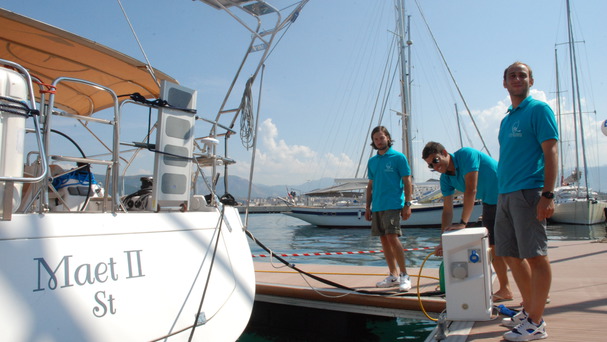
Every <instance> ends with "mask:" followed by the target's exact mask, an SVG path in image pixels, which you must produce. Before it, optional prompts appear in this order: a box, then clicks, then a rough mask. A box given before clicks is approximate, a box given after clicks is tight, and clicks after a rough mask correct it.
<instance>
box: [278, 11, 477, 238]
mask: <svg viewBox="0 0 607 342" xmlns="http://www.w3.org/2000/svg"><path fill="white" fill-rule="evenodd" d="M394 3H395V10H396V24H397V25H396V26H397V27H396V35H397V39H396V42H397V51H398V57H399V65H398V68H399V71H400V94H401V111H400V112H399V113H398V114H399V115H400V116H401V129H402V151H403V153H404V154H405V155H406V156H407V159H408V161H409V164H410V166H411V169H412V170H413V164H414V163H415V160H416V159H417V158H419V157H418V156H416V155H415V154H414V153H413V148H412V145H413V144H412V137H413V134H412V130H411V101H410V98H411V93H410V84H411V70H410V66H411V64H410V56H411V54H410V51H409V50H410V48H411V45H412V42H411V40H410V37H409V33H410V31H409V28H408V26H407V23H406V16H405V4H404V0H395V1H394ZM335 183H336V184H335V185H334V186H331V187H329V188H325V189H320V190H316V191H312V192H310V193H308V194H307V195H308V196H315V197H324V198H325V199H326V198H327V197H331V198H332V199H331V200H330V201H327V200H324V201H323V200H321V201H320V202H319V203H318V204H317V205H294V206H292V207H291V210H290V211H289V212H285V213H284V214H285V215H288V216H292V217H296V218H298V219H300V220H303V221H305V222H308V223H310V224H313V225H316V226H319V227H337V228H340V227H341V228H351V227H357V228H370V227H371V222H370V221H367V220H366V219H365V195H364V191H365V190H366V186H367V183H368V179H365V178H354V179H346V180H336V182H335ZM438 187H439V185H438V182H436V183H432V182H425V183H421V182H417V181H415V183H414V194H413V198H414V200H413V201H412V206H411V217H410V218H409V219H408V220H406V221H401V226H402V227H440V226H441V219H442V210H443V204H442V202H437V201H436V197H432V198H430V197H428V196H426V195H427V194H428V193H431V192H433V191H435V190H437V189H438ZM438 191H439V192H440V189H438ZM462 210H463V203H456V204H455V205H454V208H453V212H454V213H453V215H454V217H460V216H461V212H462ZM481 214H482V205H481V203H480V202H476V203H475V205H474V208H473V211H472V214H471V216H470V217H471V221H472V222H475V221H477V220H478V218H479V217H480V215H481Z"/></svg>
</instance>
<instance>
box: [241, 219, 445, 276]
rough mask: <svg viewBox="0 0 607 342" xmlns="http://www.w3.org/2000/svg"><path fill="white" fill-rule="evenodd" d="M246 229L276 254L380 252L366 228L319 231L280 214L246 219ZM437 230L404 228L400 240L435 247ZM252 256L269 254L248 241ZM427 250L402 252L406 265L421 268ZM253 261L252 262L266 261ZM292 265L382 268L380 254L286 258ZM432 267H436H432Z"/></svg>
mask: <svg viewBox="0 0 607 342" xmlns="http://www.w3.org/2000/svg"><path fill="white" fill-rule="evenodd" d="M249 230H250V231H251V232H252V233H253V235H255V237H256V238H257V239H258V240H259V241H261V242H262V243H263V244H264V245H265V246H266V247H268V248H269V249H271V250H272V251H274V253H277V254H281V253H284V254H300V253H314V252H325V253H326V252H330V253H336V252H359V251H376V252H378V251H380V250H381V249H382V247H381V242H380V240H379V238H378V237H373V236H371V233H370V231H369V230H368V229H361V228H334V229H331V228H318V227H316V226H314V225H310V224H308V223H306V222H303V221H301V220H299V219H296V218H294V217H289V216H286V215H282V214H256V215H251V216H250V217H249ZM439 240H440V229H434V228H430V229H429V228H406V229H404V231H403V236H402V237H401V241H402V243H403V247H404V248H420V247H434V246H436V245H437V244H438V243H439ZM249 245H250V246H251V251H252V253H253V255H259V254H268V253H267V252H266V251H264V250H263V249H262V248H261V247H259V246H257V245H256V244H255V243H254V242H252V241H250V242H249ZM432 251H433V249H430V250H422V251H412V252H405V253H406V255H405V257H406V258H407V265H411V266H416V267H418V266H420V265H421V263H422V262H423V260H424V258H426V256H427V255H428V254H429V253H430V252H432ZM264 259H266V258H255V261H261V262H263V261H269V260H267V259H266V260H264ZM285 259H287V260H288V261H289V262H292V263H304V264H305V263H321V264H329V265H343V264H348V265H365V266H385V261H383V253H368V254H353V255H323V256H303V257H300V256H297V257H294V256H289V257H285ZM439 263H440V261H438V260H436V261H432V259H430V260H429V261H428V262H427V263H426V265H427V266H429V267H433V266H435V267H438V264H439ZM433 264H435V265H433Z"/></svg>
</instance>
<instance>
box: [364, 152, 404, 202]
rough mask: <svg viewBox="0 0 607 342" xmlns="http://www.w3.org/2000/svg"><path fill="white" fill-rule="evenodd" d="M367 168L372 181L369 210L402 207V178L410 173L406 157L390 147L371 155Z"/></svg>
mask: <svg viewBox="0 0 607 342" xmlns="http://www.w3.org/2000/svg"><path fill="white" fill-rule="evenodd" d="M367 170H368V174H369V179H370V180H372V181H373V196H372V198H371V211H373V212H376V211H384V210H394V209H402V208H403V207H404V206H405V194H404V184H403V179H402V178H403V177H405V176H410V175H411V168H410V167H409V161H408V160H407V157H405V155H404V154H402V153H400V152H398V151H395V150H393V149H392V148H391V147H390V148H388V150H387V151H386V153H384V154H383V155H381V154H379V153H378V154H376V155H374V156H373V157H371V158H370V159H369V161H368V163H367Z"/></svg>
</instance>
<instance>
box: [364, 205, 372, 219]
mask: <svg viewBox="0 0 607 342" xmlns="http://www.w3.org/2000/svg"><path fill="white" fill-rule="evenodd" d="M365 220H367V221H371V208H365Z"/></svg>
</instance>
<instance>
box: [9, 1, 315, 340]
mask: <svg viewBox="0 0 607 342" xmlns="http://www.w3.org/2000/svg"><path fill="white" fill-rule="evenodd" d="M202 2H203V3H206V4H207V5H211V6H213V7H215V8H217V9H221V10H224V11H229V12H230V13H233V12H232V10H236V8H238V10H239V11H240V12H238V13H241V14H243V15H246V16H249V17H251V16H252V17H253V18H252V19H253V20H254V21H255V22H256V23H257V22H259V19H260V17H261V16H262V15H270V16H271V15H273V16H274V18H273V19H272V20H273V21H274V20H275V21H276V27H275V28H274V30H273V31H266V32H264V33H261V32H259V26H257V29H255V27H253V29H252V30H251V32H252V33H253V37H252V41H251V45H250V47H252V46H254V43H255V44H257V43H262V44H265V46H264V47H266V48H268V47H269V46H270V45H271V43H272V40H273V38H274V37H275V35H276V33H277V32H279V31H280V29H281V28H282V27H284V25H285V22H287V23H289V22H290V20H291V19H292V18H291V17H290V16H288V17H287V18H286V19H285V20H286V21H283V20H282V18H281V14H280V12H279V11H278V10H277V9H276V8H275V7H272V6H270V5H269V4H267V3H266V2H263V1H257V2H254V3H253V4H251V3H250V1H238V2H233V1H223V0H204V1H202ZM235 3H238V5H235ZM305 3H306V1H303V2H301V3H300V4H299V6H296V7H295V9H294V13H295V12H298V11H299V10H300V9H301V7H302V6H303V5H304V4H305ZM195 5H199V3H197V4H195ZM193 6H194V4H193ZM243 25H244V24H243ZM281 26H282V27H281ZM0 27H2V29H1V30H0V260H2V262H1V263H0V298H1V302H2V306H1V307H0V322H2V323H1V328H0V340H2V341H17V342H18V341H157V340H163V341H192V340H193V341H234V340H236V339H237V338H238V337H239V336H240V334H241V333H242V331H243V330H244V329H245V327H246V325H247V323H248V320H249V317H250V314H251V311H252V307H253V302H254V297H255V273H254V269H253V261H252V257H251V252H250V249H249V245H248V239H247V236H246V229H245V227H244V225H243V223H242V221H241V218H240V215H239V214H238V212H237V210H236V209H235V208H234V207H233V205H234V203H231V201H230V196H221V194H217V193H215V187H214V182H213V180H215V179H216V178H217V176H218V172H217V171H216V170H217V168H218V167H220V166H224V165H228V164H230V163H232V162H233V161H232V160H231V159H229V158H227V156H219V155H218V154H217V153H216V152H215V151H216V147H217V145H218V144H219V141H218V139H217V138H219V137H222V136H226V135H229V133H230V129H229V128H228V129H225V130H224V128H225V127H226V126H225V125H222V124H221V123H220V122H219V118H217V119H215V120H211V119H202V118H201V117H199V116H197V115H196V91H194V90H192V89H189V88H186V87H184V86H181V85H178V84H177V82H176V80H174V79H173V78H172V77H170V76H168V75H166V74H164V73H162V72H160V71H158V70H154V69H152V68H151V67H149V65H146V63H142V62H140V61H138V60H135V59H133V58H131V57H128V56H126V55H124V54H122V53H120V52H117V51H115V50H112V49H110V48H107V47H105V46H102V45H100V44H98V43H96V42H93V41H90V40H87V39H85V38H82V37H79V36H77V35H74V34H72V33H69V32H66V31H63V30H61V29H59V28H56V27H54V26H50V25H47V24H44V23H42V22H39V21H36V20H33V19H30V18H27V17H24V16H21V15H19V14H16V13H13V12H10V11H7V10H4V9H0ZM247 33H248V32H247ZM249 51H252V50H251V49H249ZM266 51H269V49H267V50H266ZM258 56H260V57H261V58H260V60H259V61H258V63H259V65H258V66H257V67H256V69H255V70H256V71H255V73H254V74H253V75H256V74H257V71H259V70H260V68H261V65H262V64H263V62H264V59H265V57H266V56H267V52H261V53H259V55H258ZM245 61H246V58H245ZM244 63H245V62H244V61H243V64H244ZM239 70H240V69H239ZM237 79H238V75H237V76H236V77H235V79H234V82H236V80H237ZM252 79H254V77H253V78H252ZM250 80H251V79H250ZM249 83H251V82H248V83H247V84H249ZM233 85H234V83H233V84H232V86H233ZM124 94H129V95H130V97H127V99H126V100H124V99H123V98H120V97H119V96H120V95H124ZM230 94H231V89H230V91H229V92H228V96H229V95H230ZM228 96H226V99H227V98H228ZM226 102H227V101H224V104H225V103H226ZM137 109H140V110H143V111H144V112H148V111H149V113H150V114H149V115H150V116H149V117H150V122H146V123H143V124H142V123H140V124H139V125H137V126H136V128H135V129H133V128H130V129H129V131H130V130H136V129H138V128H140V129H141V130H140V131H139V132H138V133H137V135H136V136H138V139H140V138H141V137H144V138H143V141H141V140H139V141H138V142H136V143H131V142H129V140H128V139H129V137H130V135H129V133H132V132H129V131H126V130H121V126H122V125H123V124H126V123H127V122H128V120H129V119H132V116H131V117H130V118H129V114H130V113H131V110H137ZM222 110H223V108H222ZM241 110H243V108H238V110H237V111H235V112H236V114H234V113H233V114H234V118H235V117H236V116H237V115H238V113H239V111H241ZM152 113H153V114H154V115H152ZM220 114H222V113H221V111H220ZM218 115H219V114H218ZM146 116H147V115H146ZM59 122H68V124H67V125H59ZM146 124H147V125H146ZM205 125H206V126H207V127H206V129H205V128H203V129H204V134H208V135H202V136H197V135H196V130H197V129H198V128H199V127H198V126H202V127H204V126H205ZM59 126H60V128H61V130H59ZM146 126H147V127H146ZM83 127H84V131H87V132H89V133H90V134H91V135H94V138H95V139H96V140H98V141H99V143H100V145H101V146H103V148H106V149H107V153H105V154H100V155H95V156H93V155H91V154H90V153H89V152H88V151H89V150H90V149H92V146H88V145H89V143H90V141H91V140H92V139H88V140H86V141H87V142H88V143H87V144H86V145H85V144H83V143H82V140H81V139H83V138H82V135H81V131H82V128H83ZM100 127H101V128H100ZM98 128H100V131H101V133H99V132H100V131H98V130H97V129H98ZM103 128H106V129H103ZM78 129H80V131H78ZM72 130H74V131H76V132H78V133H74V131H72ZM208 132H210V134H209V133H208ZM26 133H27V134H26ZM152 133H154V134H155V135H156V137H155V138H156V139H155V141H154V142H153V143H150V142H149V138H147V137H149V135H150V134H152ZM199 134H200V133H199ZM66 138H67V139H68V140H69V141H70V142H71V143H72V144H73V146H72V148H70V149H68V148H65V149H61V148H59V149H58V146H60V143H61V141H62V140H63V141H65V139H66ZM91 145H92V144H91ZM74 147H75V148H74ZM72 150H74V151H76V150H77V151H76V152H75V153H72V152H71V151H72ZM141 151H151V152H152V153H153V155H154V158H149V159H150V164H153V165H151V167H150V169H153V170H154V171H153V174H152V175H150V176H151V177H144V178H142V188H141V189H140V190H139V191H137V192H135V193H131V194H128V193H124V191H122V190H120V186H119V185H120V182H121V177H122V175H123V174H122V173H121V172H123V170H124V172H126V170H127V169H128V168H129V166H130V165H131V161H132V159H129V156H133V155H134V154H137V153H139V152H141ZM152 159H153V161H152ZM24 164H25V165H24ZM91 167H100V168H101V169H102V170H104V172H105V174H106V177H105V180H104V183H105V184H103V186H102V185H101V184H99V183H97V182H96V180H95V179H94V176H93V173H92V172H91V171H90V168H91ZM197 183H198V184H199V185H200V183H203V186H206V187H207V188H206V189H205V190H204V191H205V192H204V193H205V194H206V195H207V196H206V197H205V196H203V194H198V193H197V192H196V189H198V188H199V187H198V186H197V185H196V184H197ZM220 196H221V197H222V199H221V200H220Z"/></svg>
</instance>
